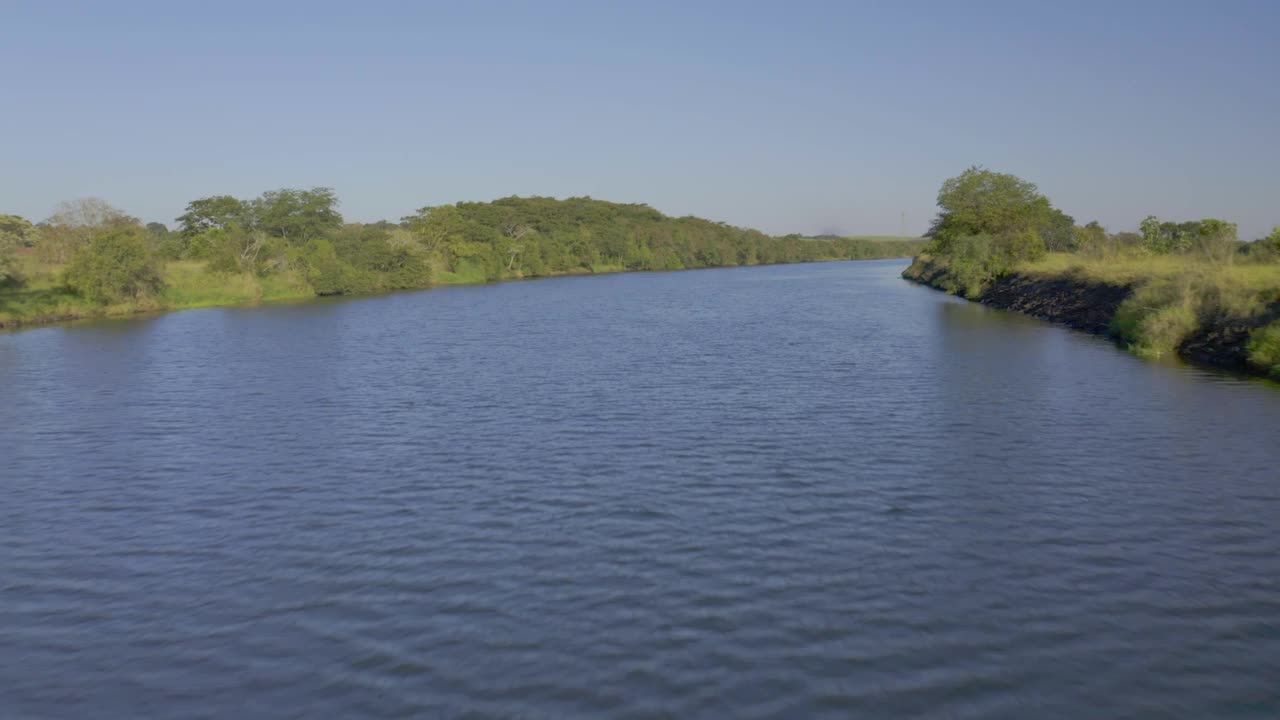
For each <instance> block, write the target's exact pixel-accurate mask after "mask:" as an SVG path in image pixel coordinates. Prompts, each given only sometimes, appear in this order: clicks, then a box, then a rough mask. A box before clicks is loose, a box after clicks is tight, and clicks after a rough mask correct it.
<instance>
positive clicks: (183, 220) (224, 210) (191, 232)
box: [178, 195, 253, 238]
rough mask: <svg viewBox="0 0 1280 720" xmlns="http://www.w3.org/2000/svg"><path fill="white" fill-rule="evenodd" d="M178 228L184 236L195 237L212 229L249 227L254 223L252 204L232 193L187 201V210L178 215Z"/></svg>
mask: <svg viewBox="0 0 1280 720" xmlns="http://www.w3.org/2000/svg"><path fill="white" fill-rule="evenodd" d="M178 224H179V225H180V226H181V227H180V228H179V230H178V232H180V233H181V234H182V235H183V236H184V237H188V238H190V237H194V236H196V235H199V234H200V233H204V232H208V231H210V230H228V229H230V228H233V227H240V228H246V229H247V228H248V227H249V226H251V225H252V224H253V217H252V213H251V208H250V206H249V205H248V204H247V203H245V202H244V201H243V200H238V199H236V198H233V197H231V196H230V195H213V196H211V197H206V198H200V199H199V200H192V201H191V202H189V203H187V211H186V212H185V213H183V214H182V215H179V216H178Z"/></svg>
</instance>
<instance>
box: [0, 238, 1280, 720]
mask: <svg viewBox="0 0 1280 720" xmlns="http://www.w3.org/2000/svg"><path fill="white" fill-rule="evenodd" d="M904 266H905V261H882V262H862V263H829V264H814V265H796V266H778V267H758V268H742V269H733V270H708V271H695V272H683V273H661V274H633V275H611V276H597V277H587V278H565V279H553V280H541V281H535V282H526V283H510V284H504V285H496V286H486V287H470V288H452V289H442V290H435V291H430V292H419V293H406V294H398V295H390V296H384V297H377V298H369V299H359V300H348V301H336V302H315V303H310V304H305V305H293V306H270V307H260V308H250V309H215V310H199V311H189V312H181V313H175V314H170V315H164V316H160V317H153V318H144V319H133V320H125V321H114V322H104V323H98V324H88V325H78V326H71V327H52V328H42V329H34V330H27V331H22V332H17V333H10V334H6V335H0V478H2V479H0V492H3V495H2V496H0V716H3V717H6V718H9V717H13V718H27V717H31V718H40V717H67V718H71V717H100V718H105V717H183V718H196V717H237V718H250V717H299V718H315V717H374V718H402V717H458V716H464V715H465V716H468V717H476V718H480V717H516V716H519V717H530V718H560V717H637V718H640V717H678V718H691V717H705V718H729V717H741V718H749V717H775V718H801V717H833V718H837V717H838V718H843V717H938V718H1003V717H1007V718H1027V717H1036V718H1080V717H1090V718H1162V717H1188V718H1209V717H1213V718H1231V717H1241V718H1246V717H1256V718H1275V717H1280V390H1277V388H1276V387H1274V386H1269V385H1267V384H1265V383H1261V382H1258V381H1250V380H1239V379H1233V378H1229V377H1224V376H1222V375H1219V374H1214V373H1211V372H1207V371H1203V370H1197V369H1193V368H1188V367H1183V366H1176V365H1161V364H1153V363H1148V362H1144V361H1141V360H1138V359H1136V358H1133V357H1131V356H1129V355H1127V354H1125V353H1124V352H1122V351H1120V350H1118V349H1116V348H1115V347H1114V346H1113V345H1111V344H1110V343H1108V342H1106V341H1104V340H1101V339H1099V338H1095V337H1091V336H1087V335H1083V334H1079V333H1075V332H1072V331H1069V330H1065V329H1062V328H1059V327H1054V326H1051V325H1048V324H1044V323H1041V322H1038V321H1035V320H1030V319H1027V318H1023V317H1019V316H1016V315H1011V314H1007V313H1002V312H998V311H992V310H989V309H986V308H983V307H980V306H977V305H972V304H968V303H965V302H962V301H959V300H956V299H954V298H949V297H947V296H944V295H943V294H941V293H937V292H935V291H932V290H929V289H925V288H922V287H918V286H914V285H910V284H908V283H906V282H905V281H903V280H901V279H899V278H898V273H899V272H900V271H901V270H902V268H903V267H904Z"/></svg>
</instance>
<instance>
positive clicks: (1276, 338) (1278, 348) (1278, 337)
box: [1248, 320, 1280, 380]
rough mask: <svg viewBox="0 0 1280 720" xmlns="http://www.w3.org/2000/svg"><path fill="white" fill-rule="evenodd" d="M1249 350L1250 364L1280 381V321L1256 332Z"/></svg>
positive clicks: (1250, 342) (1250, 341)
mask: <svg viewBox="0 0 1280 720" xmlns="http://www.w3.org/2000/svg"><path fill="white" fill-rule="evenodd" d="M1248 349H1249V362H1250V363H1252V364H1254V365H1255V366H1257V367H1259V368H1262V369H1263V370H1266V371H1268V372H1270V373H1271V377H1273V378H1275V379H1277V380H1280V320H1277V321H1276V322H1273V323H1271V324H1270V325H1268V326H1266V327H1264V328H1262V329H1261V330H1259V331H1257V332H1255V333H1254V334H1253V337H1252V338H1251V339H1250V340H1249V348H1248Z"/></svg>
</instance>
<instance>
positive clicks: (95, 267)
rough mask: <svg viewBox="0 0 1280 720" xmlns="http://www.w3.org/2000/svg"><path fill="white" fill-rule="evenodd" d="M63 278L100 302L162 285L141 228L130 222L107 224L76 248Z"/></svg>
mask: <svg viewBox="0 0 1280 720" xmlns="http://www.w3.org/2000/svg"><path fill="white" fill-rule="evenodd" d="M65 281H66V284H67V286H68V287H69V288H71V290H73V291H74V292H76V293H77V294H79V295H80V296H82V297H84V298H85V299H87V300H89V301H91V302H95V303H99V304H103V305H105V304H107V303H113V302H124V301H127V300H137V299H141V298H144V297H149V296H152V295H155V294H156V293H158V292H159V291H160V289H161V287H162V285H163V283H162V281H161V279H160V273H159V272H158V271H157V269H156V266H155V264H154V262H152V259H151V253H150V252H149V251H148V249H147V239H146V237H145V234H144V232H143V230H142V229H141V228H139V227H136V226H132V225H122V226H116V227H108V228H106V229H104V230H102V231H101V233H100V234H98V235H97V236H96V237H94V238H93V239H92V240H90V242H89V244H88V245H85V246H84V247H82V248H80V249H79V250H77V251H76V253H75V255H74V257H72V259H71V265H70V266H68V267H67V271H66V276H65Z"/></svg>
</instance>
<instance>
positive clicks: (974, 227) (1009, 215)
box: [927, 167, 1074, 254]
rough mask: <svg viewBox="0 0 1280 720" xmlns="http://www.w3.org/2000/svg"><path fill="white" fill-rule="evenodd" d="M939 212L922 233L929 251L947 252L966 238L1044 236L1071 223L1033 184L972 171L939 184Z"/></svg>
mask: <svg viewBox="0 0 1280 720" xmlns="http://www.w3.org/2000/svg"><path fill="white" fill-rule="evenodd" d="M938 207H939V209H940V210H939V212H938V216H937V218H935V219H934V222H933V226H932V227H931V228H930V229H929V232H928V233H927V235H928V236H929V237H932V238H934V243H933V251H934V252H938V253H941V254H946V252H947V249H948V247H949V245H950V244H951V243H952V242H953V241H954V240H955V239H956V238H958V237H963V236H965V235H991V236H999V235H1010V234H1017V233H1023V232H1033V233H1036V234H1040V235H1043V234H1044V233H1045V231H1046V230H1052V231H1054V232H1055V235H1061V233H1062V228H1066V227H1069V225H1070V224H1071V223H1072V222H1074V221H1072V220H1071V219H1070V217H1069V216H1067V215H1064V214H1062V213H1061V212H1059V211H1057V210H1055V209H1054V208H1053V206H1052V205H1050V204H1049V200H1048V198H1046V197H1045V196H1044V195H1041V194H1040V191H1039V190H1038V189H1037V188H1036V186H1035V184H1034V183H1030V182H1027V181H1026V180H1023V179H1021V178H1019V177H1016V176H1014V175H1009V174H1006V173H998V172H994V171H992V170H987V169H986V168H982V167H971V168H969V169H968V170H965V171H964V172H963V173H961V174H960V175H958V176H956V177H953V178H950V179H948V180H947V181H945V182H944V183H942V189H941V190H939V191H938Z"/></svg>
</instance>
